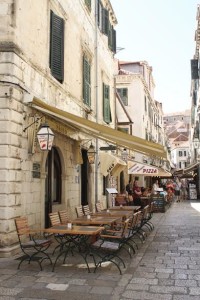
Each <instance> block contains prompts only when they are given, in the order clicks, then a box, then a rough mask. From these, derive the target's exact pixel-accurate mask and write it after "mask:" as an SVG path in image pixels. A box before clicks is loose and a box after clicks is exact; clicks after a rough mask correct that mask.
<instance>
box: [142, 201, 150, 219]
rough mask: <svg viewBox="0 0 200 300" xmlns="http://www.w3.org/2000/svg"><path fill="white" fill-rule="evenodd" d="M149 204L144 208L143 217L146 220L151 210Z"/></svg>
mask: <svg viewBox="0 0 200 300" xmlns="http://www.w3.org/2000/svg"><path fill="white" fill-rule="evenodd" d="M149 207H150V206H149V205H146V206H145V207H144V208H143V210H142V213H143V219H144V220H146V219H147V216H148V212H149Z"/></svg>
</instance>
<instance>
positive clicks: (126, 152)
mask: <svg viewBox="0 0 200 300" xmlns="http://www.w3.org/2000/svg"><path fill="white" fill-rule="evenodd" d="M121 158H122V159H123V160H124V161H125V162H127V160H128V151H127V149H123V151H122V153H121Z"/></svg>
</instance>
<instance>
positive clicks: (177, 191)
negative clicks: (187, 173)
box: [174, 177, 181, 202]
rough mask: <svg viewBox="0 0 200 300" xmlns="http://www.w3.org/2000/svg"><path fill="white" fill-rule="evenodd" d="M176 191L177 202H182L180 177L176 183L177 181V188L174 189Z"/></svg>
mask: <svg viewBox="0 0 200 300" xmlns="http://www.w3.org/2000/svg"><path fill="white" fill-rule="evenodd" d="M174 190H175V196H176V202H180V200H181V197H180V196H181V182H180V181H179V179H178V177H177V178H176V181H175V187H174Z"/></svg>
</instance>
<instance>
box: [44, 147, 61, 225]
mask: <svg viewBox="0 0 200 300" xmlns="http://www.w3.org/2000/svg"><path fill="white" fill-rule="evenodd" d="M45 171H46V174H47V175H46V180H45V228H46V227H49V225H50V224H49V213H50V212H52V206H53V204H59V203H61V191H62V167H61V160H60V156H59V153H58V150H57V149H56V148H55V147H53V148H52V149H51V151H49V153H48V156H47V159H46V165H45Z"/></svg>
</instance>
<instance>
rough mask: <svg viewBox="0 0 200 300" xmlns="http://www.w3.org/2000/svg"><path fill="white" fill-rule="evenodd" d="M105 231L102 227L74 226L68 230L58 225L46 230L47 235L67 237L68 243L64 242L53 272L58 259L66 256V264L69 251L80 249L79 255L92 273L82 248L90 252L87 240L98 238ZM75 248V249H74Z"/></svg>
mask: <svg viewBox="0 0 200 300" xmlns="http://www.w3.org/2000/svg"><path fill="white" fill-rule="evenodd" d="M103 229H104V227H100V226H75V225H73V226H72V228H68V226H67V225H56V226H53V227H50V228H46V229H44V232H45V233H48V234H63V235H65V236H66V241H67V242H66V241H65V242H63V248H62V251H60V252H59V253H58V255H57V257H56V259H55V262H54V264H53V268H52V272H53V271H54V269H55V266H56V263H57V261H58V259H59V258H60V257H61V256H62V255H64V260H63V264H64V263H65V259H66V256H67V254H68V252H69V251H74V249H78V254H80V255H81V256H82V258H83V259H84V261H85V263H86V265H87V269H88V272H90V268H89V266H88V263H87V261H86V259H85V256H86V254H85V253H82V252H81V246H83V247H84V248H85V250H86V251H89V248H88V249H87V246H88V245H87V239H88V237H90V236H93V237H95V236H97V235H98V234H100V233H101V231H102V230H103ZM72 245H73V246H75V247H72Z"/></svg>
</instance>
